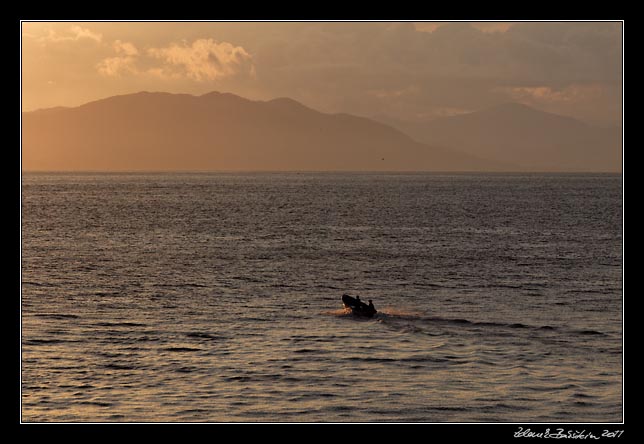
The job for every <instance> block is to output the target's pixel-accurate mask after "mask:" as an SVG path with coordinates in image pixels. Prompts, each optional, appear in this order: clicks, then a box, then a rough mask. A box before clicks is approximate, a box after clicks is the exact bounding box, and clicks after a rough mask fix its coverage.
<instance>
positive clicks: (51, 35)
mask: <svg viewBox="0 0 644 444" xmlns="http://www.w3.org/2000/svg"><path fill="white" fill-rule="evenodd" d="M22 35H23V36H24V37H29V38H33V39H34V40H36V41H37V42H39V43H42V44H45V43H60V42H72V41H79V40H93V41H94V42H96V43H101V41H102V40H103V35H102V34H100V33H98V32H94V31H91V30H90V29H88V28H83V27H82V26H79V25H73V26H70V27H69V28H67V30H65V31H64V32H62V33H61V32H56V31H54V30H53V29H52V28H49V29H47V34H45V35H37V34H32V33H27V32H24V33H23V34H22Z"/></svg>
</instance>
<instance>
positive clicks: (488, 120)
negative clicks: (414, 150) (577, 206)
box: [377, 103, 622, 172]
mask: <svg viewBox="0 0 644 444" xmlns="http://www.w3.org/2000/svg"><path fill="white" fill-rule="evenodd" d="M377 120H379V121H381V122H383V123H386V124H389V125H391V126H394V127H395V128H398V129H400V130H401V131H404V132H405V133H406V134H409V135H410V136H411V137H412V138H414V139H415V140H417V141H419V142H421V143H426V144H430V145H435V146H441V147H445V148H458V149H459V150H460V151H462V152H465V153H470V154H472V153H476V154H477V155H479V156H481V157H485V158H488V159H490V160H503V161H506V162H509V163H513V164H516V165H519V166H520V169H521V170H526V171H610V172H617V171H621V167H622V154H621V144H622V141H621V129H620V128H600V127H595V126H592V125H588V124H586V123H584V122H581V121H579V120H576V119H574V118H572V117H567V116H560V115H557V114H552V113H547V112H543V111H539V110H536V109H534V108H531V107H529V106H526V105H523V104H519V103H506V104H502V105H498V106H494V107H491V108H487V109H483V110H480V111H475V112H472V113H467V114H459V115H455V116H450V117H440V118H437V119H434V120H431V121H428V122H403V121H397V120H395V119H390V118H387V117H384V116H380V117H378V118H377Z"/></svg>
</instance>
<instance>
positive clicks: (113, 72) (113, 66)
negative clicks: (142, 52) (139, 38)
mask: <svg viewBox="0 0 644 444" xmlns="http://www.w3.org/2000/svg"><path fill="white" fill-rule="evenodd" d="M112 48H113V49H114V52H116V53H117V54H118V55H117V56H116V57H107V58H105V59H103V60H101V61H100V62H99V63H98V64H97V65H96V69H97V70H98V72H99V73H101V74H102V75H104V76H107V77H118V76H120V75H122V74H125V73H133V74H137V73H138V69H137V68H136V66H135V63H136V57H137V56H138V55H139V50H138V49H136V46H134V45H133V44H132V43H129V42H122V41H120V40H116V41H115V42H114V43H113V44H112Z"/></svg>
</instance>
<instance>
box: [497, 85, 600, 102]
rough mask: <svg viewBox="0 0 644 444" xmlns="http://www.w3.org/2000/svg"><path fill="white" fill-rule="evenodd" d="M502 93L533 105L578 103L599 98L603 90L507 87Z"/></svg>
mask: <svg viewBox="0 0 644 444" xmlns="http://www.w3.org/2000/svg"><path fill="white" fill-rule="evenodd" d="M499 91H500V92H503V93H505V94H508V95H509V96H510V97H512V99H513V100H517V101H525V102H531V103H544V104H545V103H560V104H565V103H576V102H581V101H587V100H589V99H593V98H596V97H599V96H601V95H602V94H603V88H602V86H601V85H599V84H589V85H581V84H574V85H570V86H567V87H566V88H562V89H554V88H551V87H549V86H536V87H506V88H500V89H499Z"/></svg>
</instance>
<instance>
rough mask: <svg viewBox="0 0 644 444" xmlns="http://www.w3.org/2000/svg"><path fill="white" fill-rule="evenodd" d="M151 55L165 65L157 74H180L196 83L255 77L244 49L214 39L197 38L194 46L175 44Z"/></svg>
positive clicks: (151, 50)
mask: <svg viewBox="0 0 644 444" xmlns="http://www.w3.org/2000/svg"><path fill="white" fill-rule="evenodd" d="M148 55H150V56H152V57H155V58H158V59H161V60H162V61H163V62H164V63H165V64H166V66H165V67H164V69H163V70H162V71H158V70H156V72H157V74H161V73H162V74H163V76H173V75H176V74H177V73H181V74H184V75H185V76H186V77H188V78H191V79H193V80H196V81H205V80H216V79H219V78H223V77H229V76H233V75H236V74H242V73H246V74H250V75H251V76H254V73H255V68H254V65H253V61H252V57H251V56H250V54H248V52H247V51H246V50H245V49H244V48H242V47H241V46H234V45H232V44H231V43H228V42H217V41H215V40H213V39H198V40H195V41H194V42H192V44H191V45H188V44H186V43H185V42H184V43H183V44H181V45H179V44H176V43H173V44H172V45H170V46H168V47H164V48H150V49H149V50H148Z"/></svg>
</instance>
